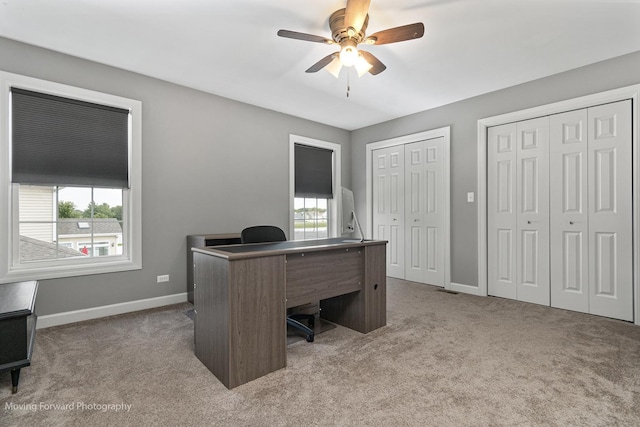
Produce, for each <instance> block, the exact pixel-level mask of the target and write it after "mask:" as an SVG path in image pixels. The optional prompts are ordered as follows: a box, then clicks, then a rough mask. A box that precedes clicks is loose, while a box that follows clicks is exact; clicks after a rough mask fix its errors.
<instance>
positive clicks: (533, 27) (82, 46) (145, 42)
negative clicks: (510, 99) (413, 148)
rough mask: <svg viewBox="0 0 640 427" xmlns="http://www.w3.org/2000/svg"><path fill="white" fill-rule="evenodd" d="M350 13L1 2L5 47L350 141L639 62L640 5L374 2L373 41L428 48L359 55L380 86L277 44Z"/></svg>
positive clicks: (65, 0)
mask: <svg viewBox="0 0 640 427" xmlns="http://www.w3.org/2000/svg"><path fill="white" fill-rule="evenodd" d="M345 4H346V0H304V1H301V0H270V1H267V0H224V1H223V0H171V1H170V0H55V1H52V0H1V1H0V36H4V37H7V38H10V39H14V40H19V41H23V42H26V43H30V44H33V45H37V46H42V47H45V48H48V49H52V50H55V51H59V52H63V53H67V54H70V55H74V56H77V57H81V58H86V59H90V60H92V61H97V62H100V63H104V64H108V65H112V66H115V67H119V68H123V69H125V70H130V71H135V72H138V73H141V74H145V75H148V76H152V77H156V78H159V79H163V80H167V81H170V82H174V83H178V84H181V85H184V86H188V87H192V88H195V89H199V90H202V91H206V92H210V93H213V94H216V95H220V96H224V97H227V98H231V99H235V100H239V101H242V102H246V103H249V104H254V105H257V106H261V107H264V108H268V109H272V110H276V111H281V112H284V113H288V114H291V115H294V116H298V117H303V118H306V119H310V120H314V121H318V122H321V123H326V124H329V125H333V126H337V127H340V128H343V129H347V130H353V129H358V128H361V127H364V126H368V125H371V124H375V123H380V122H384V121H387V120H391V119H394V118H397V117H401V116H405V115H408V114H412V113H416V112H419V111H423V110H427V109H430V108H434V107H437V106H440V105H444V104H448V103H451V102H454V101H457V100H461V99H465V98H469V97H472V96H476V95H479V94H482V93H487V92H491V91H494V90H497V89H501V88H504V87H508V86H512V85H516V84H519V83H523V82H526V81H530V80H534V79H537V78H541V77H544V76H547V75H551V74H555V73H558V72H562V71H565V70H569V69H572V68H576V67H580V66H583V65H587V64H590V63H594V62H597V61H602V60H605V59H609V58H613V57H616V56H620V55H624V54H626V53H630V52H634V51H638V50H640V0H406V1H399V0H372V1H371V7H370V9H369V28H368V30H367V34H373V33H374V32H377V31H380V30H384V29H387V28H391V27H396V26H400V25H405V24H410V23H414V22H423V23H424V25H425V35H424V37H423V38H421V39H418V40H411V41H406V42H401V43H396V44H389V45H383V46H369V47H367V50H368V51H370V52H371V53H373V54H375V55H376V56H377V57H378V58H379V59H380V60H381V61H382V62H383V63H384V64H385V65H387V70H386V71H384V72H383V73H381V74H379V75H377V76H372V75H370V74H367V75H365V76H363V77H362V78H357V76H356V75H355V73H354V72H353V70H352V69H351V72H350V73H348V72H346V69H343V71H342V73H341V75H340V78H339V79H335V78H334V77H333V76H331V75H330V74H329V73H328V72H326V71H324V70H321V71H320V72H318V73H315V74H307V73H305V72H304V71H305V70H306V69H307V68H308V67H310V66H311V65H312V64H314V63H315V62H316V61H318V60H319V59H320V58H322V57H324V56H326V55H328V54H330V53H331V52H333V51H335V50H336V48H335V47H333V46H329V45H324V44H320V43H311V42H304V41H299V40H293V39H286V38H281V37H278V36H277V35H276V32H277V31H278V30H279V29H287V30H293V31H299V32H304V33H310V34H315V35H320V36H324V37H327V38H331V35H330V30H329V24H328V18H329V15H330V14H331V13H332V12H333V11H335V10H337V9H340V8H343V7H345ZM0 54H1V52H0ZM348 74H349V75H350V77H349V79H350V86H351V94H350V96H349V98H347V97H346V87H347V75H348Z"/></svg>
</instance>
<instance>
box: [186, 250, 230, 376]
mask: <svg viewBox="0 0 640 427" xmlns="http://www.w3.org/2000/svg"><path fill="white" fill-rule="evenodd" d="M194 264H195V268H194V278H195V289H194V309H195V317H194V341H195V354H196V357H197V358H198V359H200V361H201V362H202V363H203V364H204V365H205V366H206V367H207V368H209V370H210V371H211V372H212V373H213V374H214V375H215V376H216V377H217V378H218V379H219V380H220V381H221V382H222V383H223V384H224V385H225V386H227V387H229V291H228V283H229V280H228V269H229V265H228V264H229V263H228V261H226V260H224V259H221V258H217V257H213V256H209V255H204V254H201V253H197V252H196V253H194Z"/></svg>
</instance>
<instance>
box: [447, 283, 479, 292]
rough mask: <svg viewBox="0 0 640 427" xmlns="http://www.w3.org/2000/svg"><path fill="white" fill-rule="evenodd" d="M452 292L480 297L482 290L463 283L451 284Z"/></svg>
mask: <svg viewBox="0 0 640 427" xmlns="http://www.w3.org/2000/svg"><path fill="white" fill-rule="evenodd" d="M451 290H452V291H456V292H461V293H463V294H471V295H480V289H479V288H478V287H477V286H471V285H464V284H462V283H453V282H451Z"/></svg>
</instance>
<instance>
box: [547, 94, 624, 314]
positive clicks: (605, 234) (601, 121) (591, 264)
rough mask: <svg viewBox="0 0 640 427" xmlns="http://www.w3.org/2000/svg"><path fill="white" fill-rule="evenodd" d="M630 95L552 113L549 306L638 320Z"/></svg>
mask: <svg viewBox="0 0 640 427" xmlns="http://www.w3.org/2000/svg"><path fill="white" fill-rule="evenodd" d="M631 130H632V123H631V101H621V102H617V103H613V104H606V105H601V106H597V107H592V108H588V109H584V110H578V111H571V112H567V113H564V114H558V115H554V116H551V136H550V138H551V156H550V169H551V181H552V182H553V183H554V184H555V185H554V186H552V188H551V193H550V196H551V224H552V225H551V277H552V285H551V305H552V306H554V307H559V308H565V309H569V310H576V311H582V312H586V313H591V314H597V315H601V316H607V317H613V318H617V319H622V320H629V321H631V320H633V298H632V296H633V259H632V256H633V237H632V186H631V183H632V164H631V154H632V153H631Z"/></svg>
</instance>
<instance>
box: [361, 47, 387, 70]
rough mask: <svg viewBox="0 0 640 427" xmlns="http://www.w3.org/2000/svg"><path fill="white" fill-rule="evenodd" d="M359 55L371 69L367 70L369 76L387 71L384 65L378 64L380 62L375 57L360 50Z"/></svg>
mask: <svg viewBox="0 0 640 427" xmlns="http://www.w3.org/2000/svg"><path fill="white" fill-rule="evenodd" d="M360 53H361V54H362V56H363V57H364V59H365V61H367V62H368V63H369V64H370V65H371V69H370V70H369V73H370V74H372V75H374V76H375V75H376V74H380V73H381V72H383V71H384V70H386V69H387V66H386V65H384V64H383V63H382V62H380V60H379V59H378V58H376V57H375V56H373V55H372V54H370V53H369V52H366V51H364V50H362V49H360Z"/></svg>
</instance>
